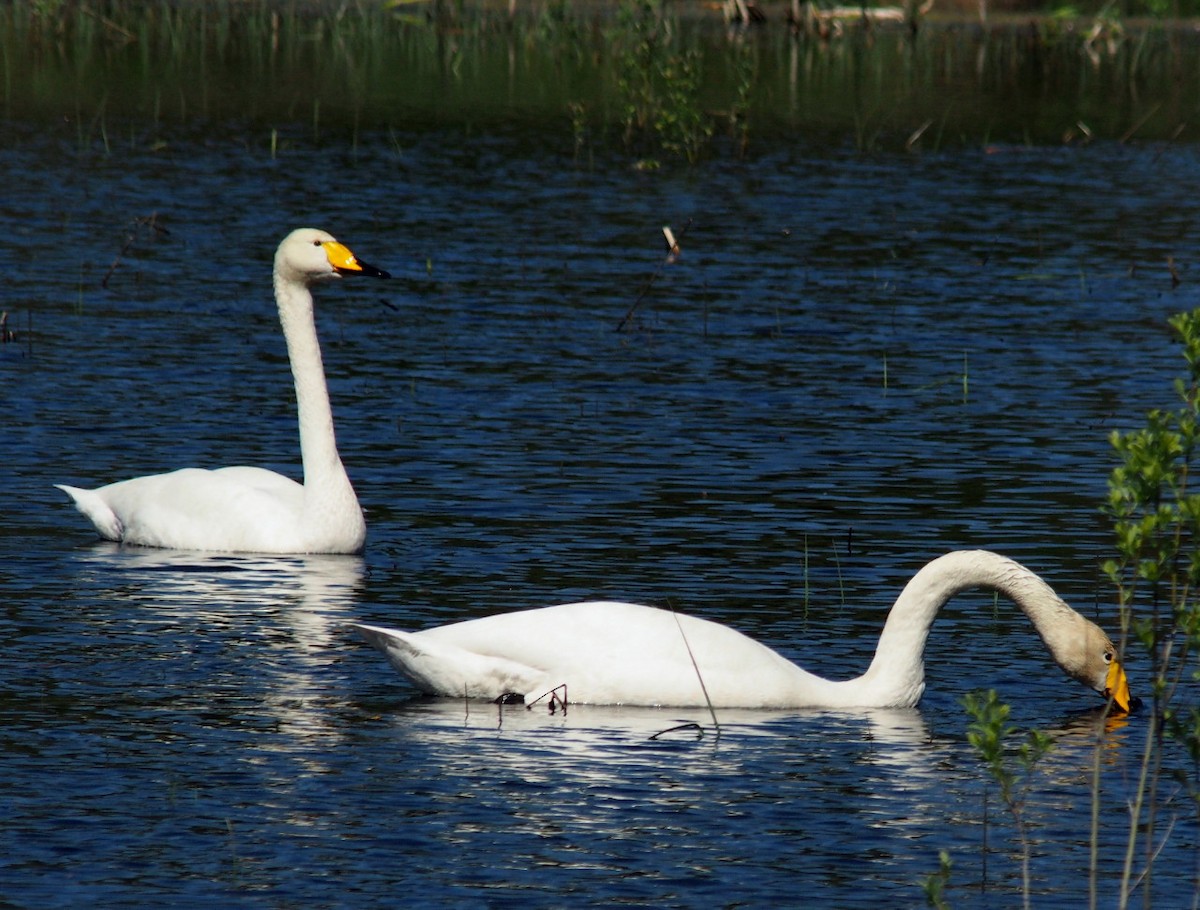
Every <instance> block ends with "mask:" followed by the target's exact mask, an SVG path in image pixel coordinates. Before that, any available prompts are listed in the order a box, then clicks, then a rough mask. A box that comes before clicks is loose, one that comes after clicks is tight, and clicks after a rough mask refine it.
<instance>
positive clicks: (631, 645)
mask: <svg viewBox="0 0 1200 910" xmlns="http://www.w3.org/2000/svg"><path fill="white" fill-rule="evenodd" d="M359 629H360V631H362V633H363V635H364V637H366V638H367V640H368V641H369V642H370V643H371V644H373V645H374V646H375V647H377V648H379V650H381V651H382V652H383V653H384V654H385V655H386V656H387V657H388V660H389V661H390V662H391V663H392V665H393V666H395V667H396V668H397V669H398V670H400V672H401V673H403V674H404V675H405V676H407V677H408V678H409V679H411V680H412V681H413V682H414V683H415V684H416V685H417V686H418V688H420V689H421V690H422V691H425V692H429V693H432V694H437V695H448V696H454V695H457V696H459V697H462V696H463V694H464V692H468V693H471V697H480V698H496V697H499V696H500V695H505V694H510V693H516V694H520V695H523V696H524V697H525V699H526V701H531V700H532V699H534V698H537V697H539V696H542V695H544V694H545V693H547V692H549V691H550V690H551V689H553V688H555V687H557V686H566V696H567V698H568V700H569V701H574V702H582V703H588V704H624V705H663V706H666V705H672V706H700V705H704V704H706V703H707V702H709V701H711V703H712V705H713V706H714V707H793V706H796V705H802V704H806V703H820V701H821V699H822V693H823V689H824V687H825V686H826V685H827V683H826V682H825V681H824V680H821V679H820V678H818V677H815V676H812V675H811V674H809V673H806V672H805V671H803V670H801V669H800V668H799V667H797V666H796V665H795V664H793V663H791V662H790V661H788V660H786V659H785V658H783V657H782V656H780V655H779V654H778V653H776V652H775V651H773V650H771V649H770V648H768V647H766V646H765V645H761V644H759V643H758V642H755V641H754V640H752V639H750V638H748V637H746V636H745V635H742V634H741V633H740V632H737V631H735V630H733V629H731V628H729V627H727V626H722V625H720V624H718V623H713V622H709V621H708V620H704V619H699V618H697V617H694V616H686V615H683V614H675V613H672V612H670V611H667V610H660V609H656V608H654V607H646V606H641V605H638V604H627V603H620V602H614V601H588V602H583V603H577V604H564V605H561V606H557V607H546V608H543V609H537V610H524V611H520V612H516V613H507V614H502V615H498V616H489V617H485V618H483V619H475V620H469V621H467V622H461V623H455V624H453V625H448V626H440V627H437V628H434V629H429V630H426V631H423V632H399V631H397V630H389V629H383V628H380V627H363V626H359ZM447 681H449V682H447ZM706 691H707V698H706V695H705V693H706Z"/></svg>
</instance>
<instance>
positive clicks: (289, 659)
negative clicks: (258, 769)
mask: <svg viewBox="0 0 1200 910" xmlns="http://www.w3.org/2000/svg"><path fill="white" fill-rule="evenodd" d="M76 558H77V559H78V560H79V561H80V562H81V563H82V566H81V569H80V575H81V578H84V579H86V580H87V581H88V587H90V588H91V589H92V594H91V596H93V597H97V596H98V599H99V600H100V602H101V604H102V608H101V609H99V610H95V611H92V612H93V614H94V616H95V617H96V618H95V624H96V625H99V626H101V627H104V626H108V627H109V628H111V627H113V626H114V625H121V626H123V627H124V629H123V634H124V633H127V634H129V635H130V637H129V638H128V639H127V640H128V642H129V648H127V649H126V650H127V652H128V653H129V655H130V659H131V660H132V659H135V657H136V659H137V660H139V661H145V662H147V663H145V665H144V667H143V669H142V670H141V671H139V677H140V679H141V680H145V679H149V678H151V677H150V674H151V673H157V674H161V676H162V680H163V681H162V682H161V683H160V685H163V686H176V687H179V688H180V689H181V691H180V693H179V700H180V709H181V710H187V709H189V708H191V707H193V706H194V707H196V710H203V711H206V712H209V713H210V714H211V716H212V719H213V721H216V722H220V720H221V717H222V712H223V711H224V710H225V704H226V703H228V704H229V705H230V708H229V710H230V714H231V717H232V715H233V714H235V713H236V714H237V720H238V722H244V721H245V719H246V718H247V717H250V718H252V719H253V718H256V717H258V716H259V715H262V717H261V719H253V723H255V724H256V725H259V726H263V727H264V728H265V727H267V726H270V727H272V728H273V729H274V730H276V731H294V732H296V733H297V734H299V735H301V736H303V735H308V734H320V735H327V734H338V731H336V730H335V729H333V727H332V726H331V724H332V721H331V717H330V715H329V713H328V712H326V711H324V710H321V709H320V707H319V704H320V703H321V702H322V701H324V700H327V699H329V698H333V697H336V695H337V691H336V689H337V688H338V686H337V685H335V684H336V683H338V676H337V674H338V673H339V669H338V668H339V665H340V663H341V661H342V658H343V656H344V654H345V653H346V642H347V638H348V635H347V626H348V623H349V622H350V620H351V619H352V617H353V611H354V610H355V609H356V608H357V607H358V606H359V605H360V602H361V601H360V595H361V589H362V583H363V576H364V566H363V561H362V559H361V558H360V557H357V556H333V555H304V556H300V555H295V556H259V555H251V554H231V553H206V552H200V551H191V550H165V549H155V548H143V547H128V546H122V545H119V544H113V543H99V544H96V545H94V546H92V547H89V548H88V549H86V550H82V551H78V552H77V554H76ZM131 608H132V609H131ZM193 703H194V704H193ZM268 718H269V721H268ZM338 735H340V734H338ZM261 746H262V747H264V748H284V749H290V748H293V747H298V746H297V744H291V745H289V744H287V743H286V742H284V740H283V739H282V738H279V737H272V738H270V739H263V740H262V741H261Z"/></svg>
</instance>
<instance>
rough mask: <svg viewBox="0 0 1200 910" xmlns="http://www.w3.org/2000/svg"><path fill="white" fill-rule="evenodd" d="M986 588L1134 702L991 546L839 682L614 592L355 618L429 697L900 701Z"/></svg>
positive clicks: (898, 612)
mask: <svg viewBox="0 0 1200 910" xmlns="http://www.w3.org/2000/svg"><path fill="white" fill-rule="evenodd" d="M978 586H983V587H989V588H994V589H996V590H997V591H999V592H1000V593H1002V594H1004V595H1006V596H1007V597H1009V598H1011V599H1012V600H1013V601H1014V602H1015V603H1016V604H1017V606H1019V607H1020V608H1021V610H1022V611H1023V612H1024V613H1025V615H1026V616H1028V617H1029V618H1030V620H1031V621H1032V622H1033V625H1034V627H1035V628H1036V629H1037V631H1038V634H1039V635H1040V636H1041V638H1042V640H1043V641H1044V642H1045V644H1046V647H1047V648H1048V649H1049V650H1050V653H1051V655H1052V656H1053V657H1054V660H1055V661H1056V662H1057V663H1058V665H1059V666H1060V667H1062V669H1063V670H1064V671H1066V674H1067V675H1068V676H1070V677H1071V678H1072V679H1075V680H1078V681H1079V682H1081V683H1083V684H1084V685H1085V686H1087V687H1088V688H1090V689H1094V690H1095V691H1096V692H1098V693H1100V694H1101V695H1102V696H1104V697H1105V698H1109V697H1111V698H1112V699H1113V701H1114V703H1115V704H1116V705H1117V707H1119V708H1120V709H1121V710H1123V711H1128V710H1129V708H1130V696H1129V686H1128V684H1127V682H1126V679H1125V671H1124V670H1123V669H1122V668H1121V665H1120V663H1119V661H1118V660H1117V654H1116V649H1115V648H1114V647H1113V644H1112V642H1111V641H1110V640H1109V638H1108V636H1107V635H1105V634H1104V632H1103V631H1102V630H1101V629H1100V628H1099V626H1097V625H1096V624H1095V623H1093V622H1091V621H1090V620H1087V619H1085V618H1084V617H1082V616H1080V615H1079V614H1078V613H1076V612H1075V611H1074V610H1072V609H1071V608H1070V607H1069V606H1067V604H1066V603H1064V602H1063V601H1062V600H1061V599H1060V598H1059V597H1058V595H1056V594H1055V593H1054V591H1053V590H1051V588H1050V586H1049V585H1047V584H1046V583H1045V582H1044V581H1042V579H1041V578H1039V577H1038V576H1037V575H1035V574H1034V573H1033V572H1031V571H1029V570H1028V569H1026V568H1025V567H1024V566H1022V565H1020V564H1019V563H1016V562H1013V561H1012V560H1011V559H1008V558H1006V557H1004V556H1000V555H997V554H995V553H990V552H987V551H986V550H964V551H959V552H954V553H948V554H946V555H945V556H941V557H939V558H938V559H935V560H933V561H932V562H931V563H929V564H928V565H926V566H925V567H924V568H923V569H921V571H920V572H918V573H917V574H916V575H915V576H914V577H913V579H912V580H911V581H910V582H909V583H908V585H907V586H906V587H905V588H904V591H903V592H902V593H901V595H900V597H899V599H897V601H896V603H895V605H894V606H893V607H892V610H891V612H890V613H889V614H888V618H887V622H886V623H885V624H884V627H883V633H882V635H881V636H880V638H879V645H878V647H877V649H876V651H875V658H874V660H873V661H872V662H871V665H870V667H869V668H868V670H867V672H866V673H864V674H863V675H862V676H859V677H857V678H856V679H848V680H845V681H840V682H835V681H832V680H828V679H822V678H821V677H819V676H814V675H813V674H812V673H808V672H806V671H805V670H802V669H800V667H798V666H796V665H795V664H794V663H792V662H791V661H789V660H787V659H785V658H784V657H782V656H780V655H779V654H778V653H776V652H775V651H773V650H771V649H770V648H768V647H766V646H765V645H761V644H759V643H758V642H756V641H753V640H752V639H750V638H747V637H746V636H745V635H742V634H741V633H740V632H736V631H734V630H733V629H731V628H729V627H728V626H723V625H719V624H718V623H715V622H710V621H708V620H705V619H698V618H696V617H694V616H685V615H682V614H677V613H673V612H670V611H667V610H660V609H656V608H654V607H645V606H639V605H637V604H628V603H616V602H611V601H591V602H586V603H576V604H566V605H563V606H558V607H546V608H544V609H538V610H525V611H521V612H518V613H504V614H501V615H498V616H490V617H486V618H483V619H473V620H469V621H467V622H460V623H455V624H453V625H448V626H439V627H437V628H433V629H428V630H425V631H423V632H401V631H398V630H395V629H386V628H381V627H378V626H368V625H358V626H356V628H358V629H359V631H360V632H361V633H362V634H363V636H364V637H365V638H366V640H367V641H369V642H370V643H371V644H372V645H374V646H375V647H376V648H378V649H379V650H380V651H382V652H383V653H384V654H385V655H386V656H387V658H388V660H389V661H390V662H391V664H392V665H393V666H394V667H395V668H396V669H397V670H399V671H400V672H401V673H403V674H404V675H405V676H407V677H408V678H409V679H410V680H411V681H412V682H413V683H414V684H415V685H416V686H417V688H419V689H421V690H422V691H423V692H427V693H430V694H433V695H444V696H453V697H457V698H464V697H465V698H487V699H496V698H499V697H501V696H509V695H520V696H522V697H523V698H524V700H525V701H526V702H530V701H533V700H535V699H537V698H539V697H541V696H543V695H547V694H548V693H549V692H550V691H551V690H554V689H555V688H556V687H560V686H565V687H566V689H565V694H566V698H568V699H569V700H570V701H572V702H582V703H587V704H606V705H616V704H622V705H662V706H667V705H671V706H702V705H705V704H711V705H712V706H713V707H718V708H720V707H727V708H734V707H737V708H802V707H824V708H867V707H878V708H904V707H912V706H913V705H916V704H917V702H918V701H919V700H920V698H921V694H922V693H923V692H924V690H925V662H924V656H923V655H924V651H925V641H926V639H927V638H928V636H929V628H930V626H931V625H932V623H933V619H934V617H935V616H936V615H937V612H938V610H940V609H941V608H942V606H943V604H945V603H946V602H947V601H948V600H950V598H951V597H953V596H954V595H955V594H957V593H959V592H960V591H963V590H965V589H967V588H973V587H978ZM701 679H703V687H702V686H701Z"/></svg>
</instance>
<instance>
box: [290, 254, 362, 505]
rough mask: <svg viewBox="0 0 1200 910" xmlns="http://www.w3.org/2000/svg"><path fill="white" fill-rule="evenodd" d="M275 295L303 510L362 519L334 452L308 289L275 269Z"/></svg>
mask: <svg viewBox="0 0 1200 910" xmlns="http://www.w3.org/2000/svg"><path fill="white" fill-rule="evenodd" d="M275 298H276V300H277V301H278V303H279V321H280V323H281V324H282V326H283V335H284V338H285V339H286V340H287V349H288V358H289V360H290V361H291V364H292V378H293V379H294V380H295V383H296V410H297V416H298V419H299V423H300V457H301V460H302V461H303V464H304V491H305V493H304V496H305V507H304V510H305V513H306V515H309V514H315V516H317V517H318V518H319V520H320V521H321V522H323V523H324V522H328V521H330V520H331V515H330V511H331V510H332V511H333V512H334V513H335V514H340V515H342V516H346V515H351V516H352V520H358V521H361V517H362V515H361V511H360V509H359V506H358V501H357V498H356V497H355V496H354V490H353V488H352V487H351V486H350V479H349V477H347V476H346V469H345V468H344V467H343V466H342V460H341V458H340V457H339V456H338V450H337V438H336V436H335V434H334V430H333V409H332V407H331V406H330V403H329V390H328V389H327V388H326V385H325V367H324V365H323V364H322V362H321V347H320V344H319V343H318V341H317V328H316V323H315V322H314V318H313V298H312V293H311V292H310V291H309V289H308V288H307V287H306V286H305V285H304V284H302V283H300V282H297V281H294V280H289V279H288V278H286V277H284V276H281V275H280V274H279V272H278V271H277V272H276V273H275Z"/></svg>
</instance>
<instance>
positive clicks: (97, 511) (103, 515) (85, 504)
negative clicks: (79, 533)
mask: <svg viewBox="0 0 1200 910" xmlns="http://www.w3.org/2000/svg"><path fill="white" fill-rule="evenodd" d="M55 486H56V487H58V488H59V489H60V490H62V491H63V492H64V493H66V494H67V495H68V496H70V497H71V499H72V500H74V502H75V508H77V509H78V510H79V511H80V512H82V513H83V514H84V515H86V516H87V518H88V520H89V521H91V523H92V524H93V525H95V526H96V532H97V533H98V534H99V535H100V536H101V537H103V538H104V539H105V540H117V541H119V540H121V539H122V538H123V537H124V536H125V526H124V525H123V524H122V523H121V519H120V518H118V517H117V513H116V512H114V511H113V510H112V508H111V507H110V506H109V504H108V503H107V502H105V501H104V499H103V497H102V496H100V494H99V493H97V492H96V491H95V490H84V489H82V488H81V487H72V486H68V485H67V484H65V483H56V484H55Z"/></svg>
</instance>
